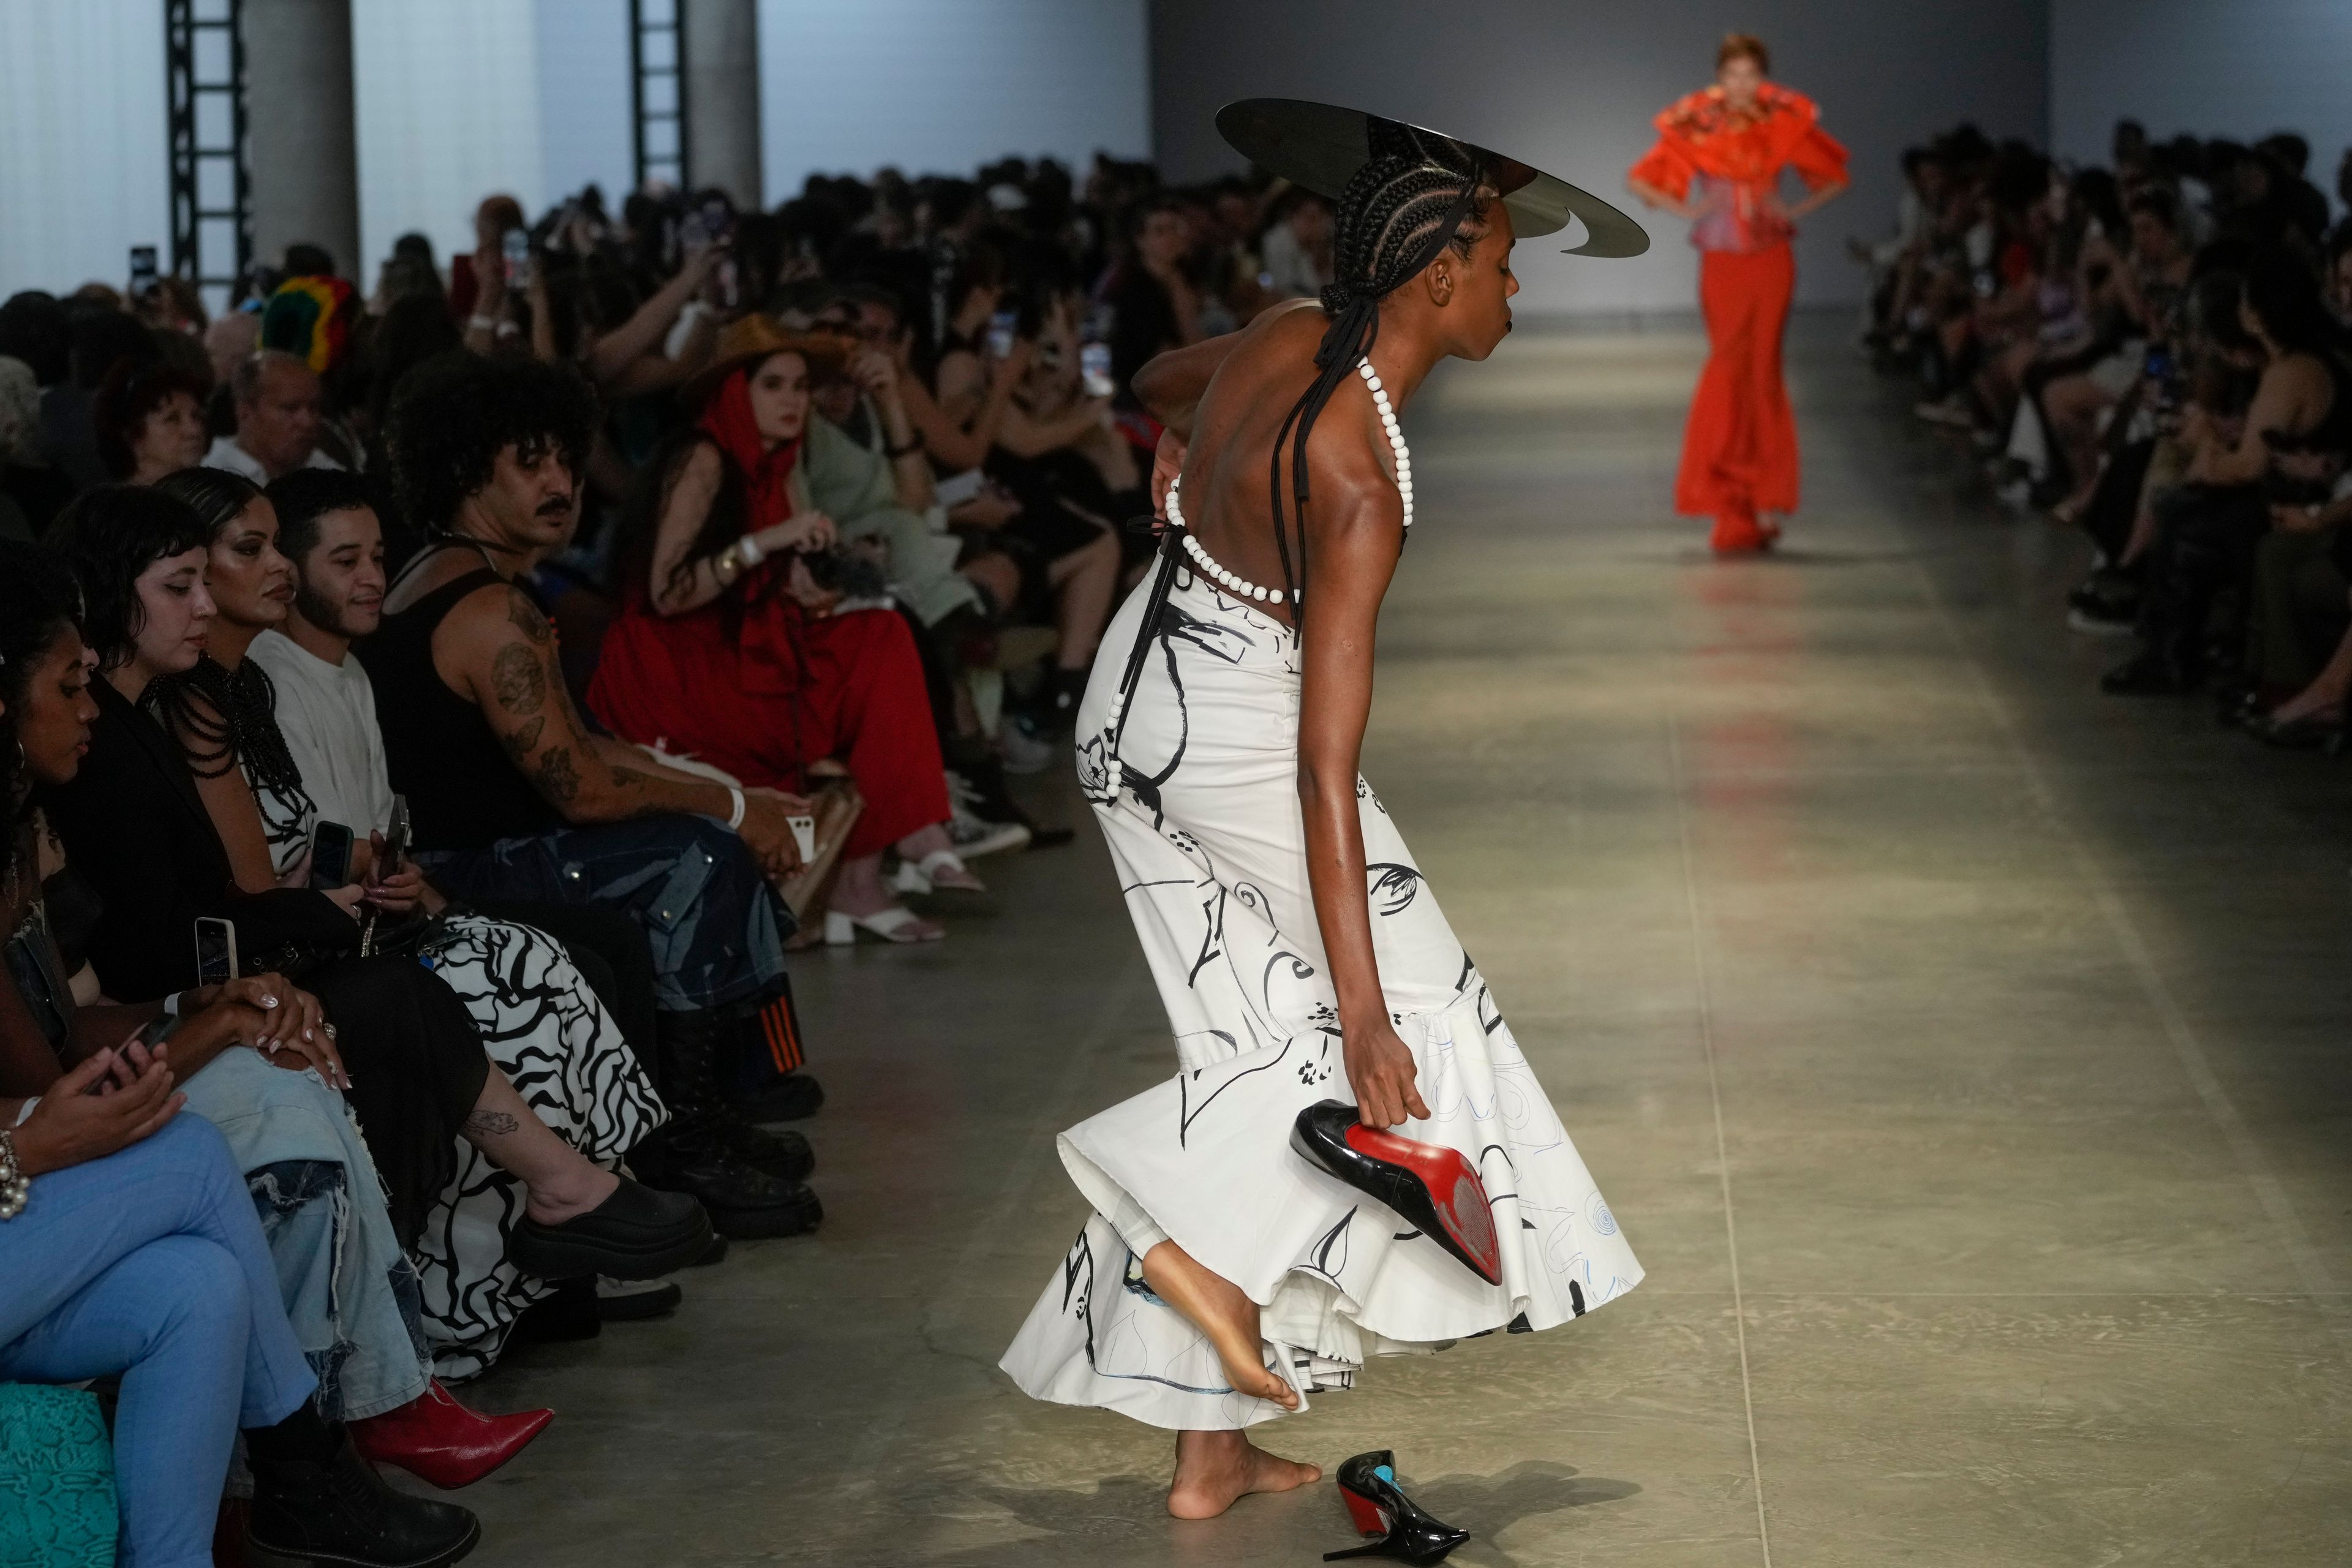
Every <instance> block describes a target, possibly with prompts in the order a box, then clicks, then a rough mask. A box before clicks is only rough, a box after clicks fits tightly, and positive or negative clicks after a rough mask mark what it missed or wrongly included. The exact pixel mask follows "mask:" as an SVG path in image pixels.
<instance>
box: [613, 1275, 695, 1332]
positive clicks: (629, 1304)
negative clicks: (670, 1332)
mask: <svg viewBox="0 0 2352 1568" xmlns="http://www.w3.org/2000/svg"><path fill="white" fill-rule="evenodd" d="M684 1300H686V1292H685V1291H684V1290H681V1289H678V1287H677V1284H676V1283H675V1282H674V1281H672V1280H668V1279H604V1278H603V1277H602V1276H599V1277H598V1278H597V1280H596V1316H597V1317H599V1318H601V1319H602V1320H604V1321H605V1322H608V1323H642V1322H644V1321H646V1319H648V1318H662V1317H667V1316H668V1315H669V1314H670V1313H672V1312H675V1311H677V1308H678V1303H679V1302H681V1301H684Z"/></svg>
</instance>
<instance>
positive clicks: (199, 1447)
mask: <svg viewBox="0 0 2352 1568" xmlns="http://www.w3.org/2000/svg"><path fill="white" fill-rule="evenodd" d="M114 1373H121V1378H122V1392H121V1404H120V1405H118V1406H117V1407H116V1411H115V1423H114V1470H115V1491H116V1496H117V1498H118V1499H119V1500H120V1504H121V1510H122V1536H121V1549H120V1553H121V1554H120V1557H119V1559H118V1561H119V1562H120V1563H121V1565H122V1568H208V1565H209V1564H210V1563H211V1562H212V1540H213V1521H214V1518H215V1514H216V1513H217V1512H218V1510H219V1506H220V1495H221V1483H222V1481H223V1480H224V1479H226V1476H227V1474H228V1460H229V1450H230V1447H231V1446H232V1444H233V1443H234V1442H235V1440H236V1433H237V1429H238V1428H239V1427H241V1426H275V1425H277V1424H278V1422H280V1421H283V1420H284V1419H285V1418H286V1417H287V1416H289V1415H292V1414H293V1413H294V1412H295V1411H296V1410H297V1409H299V1408H300V1406H301V1405H302V1402H303V1401H304V1400H305V1399H308V1398H309V1397H310V1394H311V1392H312V1390H313V1389H315V1388H316V1387H317V1386H318V1382H317V1379H315V1378H314V1377H312V1376H311V1374H310V1363H308V1362H307V1361H305V1360H304V1359H303V1355H302V1347H301V1346H300V1345H299V1344H298V1343H297V1342H295V1339H294V1333H293V1331H292V1330H291V1329H289V1327H288V1326H287V1322H286V1314H285V1311H284V1310H282V1309H281V1308H280V1307H279V1306H278V1276H277V1272H276V1270H275V1268H273V1267H272V1265H271V1263H270V1259H269V1249H268V1247H267V1246H265V1245H264V1244H263V1241H262V1238H261V1226H260V1222H259V1221H257V1219H256V1218H255V1217H254V1212H253V1199H252V1198H251V1196H250V1195H248V1194H247V1191H246V1184H245V1177H244V1175H243V1173H240V1172H239V1171H238V1170H237V1168H236V1164H235V1163H234V1162H232V1161H231V1160H230V1158H229V1153H228V1146H227V1145H226V1143H225V1142H223V1141H222V1139H221V1135H220V1133H219V1132H218V1131H215V1129H214V1128H213V1127H212V1126H211V1125H210V1124H209V1123H207V1122H206V1121H204V1120H202V1119H201V1118H199V1117H194V1116H190V1115H188V1114H187V1113H185V1112H182V1113H181V1114H180V1115H178V1116H176V1117H174V1118H173V1120H172V1121H169V1122H167V1123H165V1124H164V1126H163V1129H162V1130H161V1131H157V1132H156V1133H155V1134H154V1135H153V1136H152V1137H150V1138H149V1139H147V1140H146V1141H145V1142H141V1143H134V1144H132V1145H131V1147H130V1148H128V1149H125V1150H122V1151H121V1152H119V1153H116V1154H113V1155H110V1156H109V1157H108V1158H106V1159H103V1160H93V1161H90V1162H89V1163H86V1164H81V1165H76V1166H73V1167H71V1168H70V1169H68V1170H63V1171H52V1172H49V1173H46V1174H43V1175H39V1176H36V1177H34V1178H33V1194H32V1201H31V1202H30V1203H28V1204H26V1206H25V1212H24V1213H22V1214H20V1215H17V1216H16V1218H15V1219H12V1220H6V1221H0V1379H5V1380H8V1381H13V1382H18V1383H75V1382H79V1381H81V1380H82V1379H84V1378H92V1377H105V1376H110V1375H112V1374H114Z"/></svg>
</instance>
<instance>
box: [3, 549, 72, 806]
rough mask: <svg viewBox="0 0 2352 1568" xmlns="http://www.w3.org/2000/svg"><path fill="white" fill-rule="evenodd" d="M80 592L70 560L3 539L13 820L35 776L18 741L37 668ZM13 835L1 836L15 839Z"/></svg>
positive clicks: (8, 783)
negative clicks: (68, 566) (20, 720)
mask: <svg viewBox="0 0 2352 1568" xmlns="http://www.w3.org/2000/svg"><path fill="white" fill-rule="evenodd" d="M80 609H81V595H79V593H77V592H75V590H74V580H73V574H72V573H70V572H68V571H67V570H66V566H65V563H64V562H62V561H60V560H58V558H57V557H56V556H55V555H53V554H51V553H50V552H48V551H47V550H44V549H42V548H41V547H40V546H38V545H37V544H26V543H23V542H19V541H16V540H13V539H0V819H5V820H6V821H8V822H14V821H15V819H16V814H17V813H18V812H19V811H20V810H22V809H23V807H24V805H25V799H26V794H27V792H28V790H29V788H30V781H29V780H27V779H26V778H25V777H24V770H23V767H22V765H21V763H19V761H18V759H19V757H20V756H21V755H22V753H21V752H19V751H18V749H17V746H16V716H17V715H18V714H20V713H22V712H23V711H24V710H25V700H26V694H27V693H28V692H29V690H30V689H31V686H32V679H33V667H34V666H35V665H37V664H38V663H40V662H41V660H42V659H43V658H47V656H48V653H49V650H50V649H51V648H53V647H56V646H57V642H58V638H59V637H63V636H64V635H65V634H66V632H67V631H68V629H70V628H71V627H72V626H73V625H74V622H75V619H76V617H77V616H79V613H80ZM13 837H14V836H13V834H0V839H5V840H6V841H9V842H13Z"/></svg>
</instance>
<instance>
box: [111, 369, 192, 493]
mask: <svg viewBox="0 0 2352 1568" xmlns="http://www.w3.org/2000/svg"><path fill="white" fill-rule="evenodd" d="M212 392H213V389H212V387H211V386H210V385H209V384H207V383H206V382H205V380H204V378H203V377H201V376H199V375H196V374H194V373H193V372H190V371H185V370H183V369H181V368H180V367H179V366H178V365H175V364H173V363H170V362H169V361H166V360H147V361H144V362H142V361H139V360H132V359H121V360H117V361H115V362H114V368H113V369H112V370H110V371H109V372H107V373H106V383H105V384H104V385H102V386H100V388H99V391H98V396H97V397H96V398H95V399H94V400H93V402H92V405H91V408H90V422H91V424H92V426H94V427H95V429H96V432H97V436H98V455H99V457H100V458H101V459H103V460H104V462H105V464H106V471H107V472H108V473H110V474H112V475H113V476H114V477H115V478H117V479H129V478H130V477H131V473H132V471H133V470H135V469H136V468H138V466H139V462H138V458H135V457H134V456H133V455H132V454H131V443H132V442H134V441H136V440H137V439H139V436H140V432H141V431H142V429H143V428H144V427H145V426H146V424H147V421H148V419H149V418H150V417H151V416H153V415H154V413H155V412H156V410H158V409H160V408H162V407H163V405H165V404H166V403H169V402H170V401H171V400H172V399H173V397H174V396H175V395H182V394H184V395H186V396H187V397H188V398H189V399H190V400H191V401H193V402H194V404H195V405H196V407H197V408H198V409H199V410H200V411H201V410H202V409H203V407H204V405H205V398H207V397H210V396H211V395H212Z"/></svg>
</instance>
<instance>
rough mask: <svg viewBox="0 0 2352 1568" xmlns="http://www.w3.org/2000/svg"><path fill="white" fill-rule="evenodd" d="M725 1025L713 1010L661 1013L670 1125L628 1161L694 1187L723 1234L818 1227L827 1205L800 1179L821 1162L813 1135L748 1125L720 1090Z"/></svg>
mask: <svg viewBox="0 0 2352 1568" xmlns="http://www.w3.org/2000/svg"><path fill="white" fill-rule="evenodd" d="M727 1027H728V1026H727V1025H726V1023H725V1022H724V1021H723V1020H721V1019H719V1017H717V1016H715V1015H713V1014H710V1013H701V1012H698V1013H664V1014H663V1015H662V1016H661V1017H660V1020H659V1022H658V1024H657V1026H656V1033H657V1034H658V1036H659V1037H660V1042H661V1048H660V1056H661V1063H660V1068H661V1079H662V1082H661V1093H662V1098H663V1100H666V1101H667V1103H668V1105H669V1113H670V1120H669V1125H668V1126H667V1127H665V1128H663V1129H662V1130H661V1131H659V1132H656V1134H654V1135H653V1136H652V1137H650V1138H647V1139H646V1140H645V1142H641V1143H639V1144H638V1145H637V1147H636V1148H635V1150H634V1151H632V1152H631V1153H630V1156H629V1164H630V1168H631V1169H632V1170H634V1171H635V1172H636V1173H637V1179H638V1180H639V1181H641V1182H643V1183H645V1184H646V1185H647V1186H650V1187H657V1188H660V1189H662V1190H664V1191H667V1192H677V1193H691V1194H694V1196H695V1197H696V1198H698V1199H699V1200H700V1201H701V1204H702V1206H703V1207H704V1208H705V1209H706V1210H708V1211H709V1215H710V1222H711V1224H712V1226H715V1227H716V1228H717V1230H718V1231H719V1235H721V1236H728V1237H736V1238H738V1239H740V1240H745V1241H750V1240H755V1239H758V1238H761V1237H777V1236H798V1235H799V1234H801V1232H803V1231H806V1230H814V1229H815V1228H816V1226H817V1222H818V1221H820V1220H822V1219H823V1218H824V1205H822V1204H820V1203H818V1202H817V1196H816V1194H814V1193H813V1192H811V1191H810V1190H809V1189H808V1187H807V1186H806V1185H804V1184H803V1183H802V1181H801V1180H800V1177H801V1176H804V1175H806V1174H807V1173H809V1171H810V1170H812V1169H814V1166H815V1163H816V1158H815V1156H814V1154H813V1153H812V1152H809V1147H808V1140H807V1139H805V1138H803V1137H801V1136H800V1135H799V1134H798V1133H793V1132H786V1133H773V1132H763V1131H760V1130H758V1129H756V1128H753V1127H749V1126H746V1125H745V1124H744V1123H743V1122H742V1121H739V1120H737V1119H736V1118H735V1117H733V1116H732V1115H730V1114H729V1111H728V1109H727V1107H726V1105H725V1104H724V1103H723V1102H722V1101H721V1100H720V1098H719V1089H718V1084H717V1081H716V1078H715V1072H716V1068H715V1057H716V1053H717V1049H718V1044H719V1038H720V1037H721V1036H722V1035H723V1034H724V1033H725V1031H726V1029H727ZM794 1170H796V1171H797V1172H798V1174H795V1175H787V1174H784V1172H786V1171H794Z"/></svg>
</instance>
